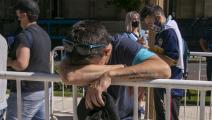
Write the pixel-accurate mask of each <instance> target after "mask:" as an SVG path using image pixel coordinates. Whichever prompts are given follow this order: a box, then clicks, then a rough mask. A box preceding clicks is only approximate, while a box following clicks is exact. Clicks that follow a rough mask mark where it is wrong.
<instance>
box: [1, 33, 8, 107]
mask: <svg viewBox="0 0 212 120" xmlns="http://www.w3.org/2000/svg"><path fill="white" fill-rule="evenodd" d="M6 70H7V42H6V39H5V38H4V37H3V36H2V35H1V34H0V71H6ZM6 90H7V80H3V79H0V110H2V109H4V108H6V107H7V101H6Z"/></svg>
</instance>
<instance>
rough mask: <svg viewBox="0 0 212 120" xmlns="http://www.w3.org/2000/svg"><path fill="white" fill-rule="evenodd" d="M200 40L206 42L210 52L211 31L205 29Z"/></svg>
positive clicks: (211, 44)
mask: <svg viewBox="0 0 212 120" xmlns="http://www.w3.org/2000/svg"><path fill="white" fill-rule="evenodd" d="M202 38H203V39H204V40H205V41H206V42H207V45H208V46H207V47H208V49H209V51H211V52H212V29H207V30H206V31H205V32H204V33H203V35H202Z"/></svg>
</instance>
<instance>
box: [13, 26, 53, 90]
mask: <svg viewBox="0 0 212 120" xmlns="http://www.w3.org/2000/svg"><path fill="white" fill-rule="evenodd" d="M15 42H16V44H17V45H15V48H14V49H15V50H16V49H17V47H18V45H20V44H23V45H24V46H25V47H28V48H30V60H29V65H28V67H27V68H26V69H25V70H24V71H23V72H41V73H50V69H49V62H50V51H51V40H50V38H49V35H48V34H47V33H46V32H45V31H44V30H43V29H42V28H41V27H40V26H38V25H37V24H33V25H31V26H29V27H27V28H26V29H24V30H23V31H22V32H21V33H19V34H18V35H17V36H16V38H15ZM15 50H14V52H15ZM13 54H15V53H13ZM21 87H22V92H33V91H39V90H43V89H44V82H37V81H22V82H21ZM15 88H16V87H15V86H13V87H12V91H16V89H15Z"/></svg>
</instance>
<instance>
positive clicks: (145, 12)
mask: <svg viewBox="0 0 212 120" xmlns="http://www.w3.org/2000/svg"><path fill="white" fill-rule="evenodd" d="M152 15H154V6H153V5H146V6H144V8H143V9H142V10H141V11H140V17H141V20H144V19H145V18H146V17H147V16H152Z"/></svg>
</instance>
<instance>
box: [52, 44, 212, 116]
mask: <svg viewBox="0 0 212 120" xmlns="http://www.w3.org/2000/svg"><path fill="white" fill-rule="evenodd" d="M63 50H64V48H63V47H62V46H59V47H56V48H55V49H53V51H52V57H51V58H52V64H51V65H52V73H53V71H54V54H55V53H56V52H58V51H59V52H60V53H61V54H60V58H62V54H63ZM190 55H191V56H198V57H199V71H198V75H199V76H198V80H200V79H201V70H202V69H201V64H202V57H208V56H212V53H210V52H191V53H190ZM62 88H63V96H62V106H63V105H64V103H63V102H64V84H62ZM72 88H73V95H74V96H75V97H73V106H74V108H76V107H77V106H76V105H77V97H76V91H77V89H75V88H77V87H76V86H73V87H72ZM134 90H135V91H137V88H134ZM149 91H150V89H149V88H148V94H147V95H148V98H149V95H150V94H149ZM168 92H169V91H168ZM186 93H187V89H185V96H184V120H186V99H187V94H186ZM52 99H53V98H52ZM135 100H137V99H135ZM199 100H200V99H199V91H198V95H197V111H198V110H199V107H198V106H199ZM211 101H212V97H211ZM135 102H137V101H135ZM146 102H148V104H147V105H148V106H146V107H147V111H148V112H147V119H148V118H149V117H150V116H149V99H148V101H146ZM210 104H212V102H211V103H210ZM52 107H53V106H52ZM136 107H138V106H135V108H136ZM136 109H137V108H136ZM74 110H75V109H74ZM75 112H76V111H75ZM210 113H211V107H210ZM52 114H53V109H52ZM196 115H197V117H198V114H196ZM209 117H210V118H211V115H210V116H209ZM75 119H76V118H75Z"/></svg>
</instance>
